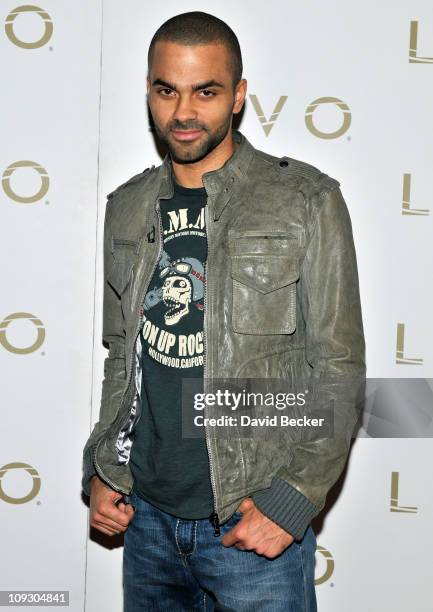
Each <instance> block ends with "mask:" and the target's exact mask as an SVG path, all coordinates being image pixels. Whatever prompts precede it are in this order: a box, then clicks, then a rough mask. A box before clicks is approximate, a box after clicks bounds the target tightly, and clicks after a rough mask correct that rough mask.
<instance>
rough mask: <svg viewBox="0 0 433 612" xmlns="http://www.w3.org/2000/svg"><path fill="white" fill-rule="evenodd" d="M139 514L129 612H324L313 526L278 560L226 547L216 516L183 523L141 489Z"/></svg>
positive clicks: (128, 572)
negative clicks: (316, 578)
mask: <svg viewBox="0 0 433 612" xmlns="http://www.w3.org/2000/svg"><path fill="white" fill-rule="evenodd" d="M130 502H131V503H132V505H133V506H134V507H135V515H134V518H133V520H132V521H131V522H130V524H129V526H128V529H127V530H126V532H125V537H124V549H123V593H124V612H156V611H157V612H195V611H196V610H197V611H199V610H200V611H201V612H208V611H214V610H215V611H220V610H221V611H223V610H224V611H226V612H229V611H230V612H283V611H284V612H316V610H317V605H316V593H315V587H314V559H315V551H316V536H315V534H314V531H313V529H312V527H311V525H310V526H309V527H308V529H307V530H306V532H305V535H304V537H303V539H302V540H301V541H296V540H294V541H293V543H292V544H291V545H290V546H288V547H287V548H286V549H285V550H284V551H283V552H282V553H281V554H280V555H278V557H275V558H274V559H269V558H267V557H264V556H263V555H258V554H257V553H255V552H254V551H243V550H239V549H238V548H236V547H235V546H231V547H228V548H227V547H225V546H224V545H223V544H221V538H222V537H223V536H224V534H225V533H227V531H229V530H230V529H232V528H233V527H234V526H235V525H236V523H237V522H238V521H239V520H240V519H241V517H242V513H241V512H235V514H234V515H233V516H232V517H231V518H230V519H229V520H228V521H227V522H226V523H224V524H223V525H221V527H220V529H221V535H220V536H219V537H215V535H214V529H213V527H212V525H211V523H210V521H209V519H208V518H206V519H198V520H184V519H178V518H176V517H175V516H173V515H171V514H167V513H166V512H163V511H162V510H159V509H158V508H156V507H155V506H153V505H152V504H150V503H148V502H146V501H144V500H143V499H141V498H140V497H138V496H137V495H136V494H135V493H134V492H132V493H131V495H130Z"/></svg>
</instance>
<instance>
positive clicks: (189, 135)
mask: <svg viewBox="0 0 433 612" xmlns="http://www.w3.org/2000/svg"><path fill="white" fill-rule="evenodd" d="M171 132H172V134H173V136H174V137H175V138H176V140H181V141H182V142H184V141H190V140H195V139H196V138H198V137H199V136H200V135H201V133H202V132H203V130H171Z"/></svg>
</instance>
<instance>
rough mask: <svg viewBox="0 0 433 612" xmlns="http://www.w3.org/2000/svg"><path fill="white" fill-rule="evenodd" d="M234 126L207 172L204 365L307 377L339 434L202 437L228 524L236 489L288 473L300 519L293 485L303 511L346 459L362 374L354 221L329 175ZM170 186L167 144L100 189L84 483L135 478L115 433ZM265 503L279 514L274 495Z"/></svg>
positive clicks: (222, 372) (123, 486)
mask: <svg viewBox="0 0 433 612" xmlns="http://www.w3.org/2000/svg"><path fill="white" fill-rule="evenodd" d="M233 137H234V138H235V140H236V141H237V142H239V146H238V148H237V149H236V150H235V152H234V154H233V155H232V157H231V158H230V160H228V161H227V162H226V163H225V164H224V166H223V167H222V168H220V169H218V170H215V171H212V172H208V173H206V174H204V175H203V183H204V186H205V188H206V191H207V194H208V203H207V207H206V224H207V234H208V261H207V265H206V307H205V347H206V350H205V353H206V377H209V378H239V377H241V378H244V377H245V378H247V377H249V378H286V379H288V380H289V381H292V382H293V385H295V384H296V382H297V381H298V380H307V381H309V382H311V386H312V389H313V394H314V397H315V398H316V399H319V400H320V402H323V406H325V405H329V403H330V402H332V403H333V407H334V419H335V422H334V426H335V435H334V436H333V437H323V438H315V439H314V440H308V439H304V440H297V441H293V442H292V443H288V442H287V439H286V440H283V439H278V438H269V439H266V440H264V439H263V438H261V437H254V436H252V437H250V438H239V439H234V438H231V439H227V438H225V439H221V438H212V437H209V439H208V449H209V453H210V460H211V474H212V483H213V487H214V492H215V509H216V511H217V513H218V515H219V520H220V522H221V523H223V522H225V521H226V520H228V519H229V518H230V517H231V516H232V515H233V513H234V511H235V510H236V509H237V507H238V506H239V504H240V502H241V501H242V499H244V498H245V497H247V496H251V495H252V494H253V493H254V492H257V491H262V492H263V491H266V490H268V491H269V492H270V491H271V485H272V482H275V479H280V480H283V481H284V483H285V484H286V485H287V486H286V487H277V490H278V489H279V488H281V489H287V490H288V489H289V488H292V489H294V490H296V492H297V493H298V495H297V496H296V499H297V508H298V510H297V516H296V525H297V526H301V523H302V521H300V518H299V517H300V510H299V508H300V507H301V505H302V504H301V503H300V501H299V500H302V497H301V496H304V498H305V521H307V522H308V521H309V520H311V516H312V515H313V514H314V515H315V514H318V513H319V511H320V510H321V509H322V508H323V506H324V503H325V499H326V495H327V493H328V491H329V489H330V488H331V487H332V485H333V484H334V483H335V481H336V480H337V479H338V477H339V476H340V474H341V472H342V471H343V468H344V466H345V463H346V460H347V455H348V451H349V447H350V440H351V434H352V432H353V430H354V427H355V425H356V421H357V418H358V416H359V406H360V404H359V401H358V400H359V397H360V396H362V387H363V384H364V381H365V372H366V366H365V341H364V331H363V322H362V315H361V302H360V295H359V282H358V271H357V262H356V254H355V247H354V242H353V235H352V227H351V221H350V216H349V212H348V209H347V206H346V203H345V200H344V198H343V195H342V192H341V190H340V183H339V182H338V181H337V180H335V179H333V178H332V177H329V176H328V175H326V174H324V173H322V172H320V170H319V169H317V168H315V167H314V166H311V165H309V164H306V163H304V162H301V161H299V160H295V159H292V158H290V157H284V158H277V157H275V156H272V155H269V154H267V153H265V152H263V151H260V150H258V149H255V148H254V147H253V146H252V145H251V144H250V143H249V141H248V140H247V139H246V138H245V137H244V136H243V135H242V134H241V133H240V132H239V131H236V130H234V131H233ZM172 193H173V184H172V170H171V163H170V159H169V157H168V156H167V157H166V158H165V159H164V161H163V163H162V164H161V165H160V166H158V167H157V168H155V167H152V168H151V169H147V170H145V171H144V172H143V173H141V174H139V175H136V176H134V177H133V178H132V179H131V180H130V181H127V182H126V183H125V184H124V185H122V186H121V187H119V188H118V189H117V190H116V191H115V192H113V193H111V194H109V197H108V201H107V208H106V215H105V224H104V297H103V339H104V342H105V343H106V346H107V347H108V348H109V352H108V356H107V358H106V359H105V362H104V380H103V384H102V397H101V406H100V416H99V421H98V423H97V424H96V425H95V427H94V429H93V431H92V433H91V435H90V437H89V439H88V441H87V443H86V446H85V449H84V455H83V457H84V460H83V463H84V474H83V481H82V483H83V489H84V491H85V492H86V493H88V492H89V478H90V477H91V475H92V474H94V473H95V467H96V469H97V471H98V473H99V475H100V476H101V478H103V479H105V480H106V482H107V483H108V484H109V485H110V486H112V487H113V488H115V489H116V490H119V491H123V492H124V493H129V492H130V491H131V488H132V484H133V483H132V476H131V472H130V469H129V466H128V464H127V463H121V462H119V457H118V454H117V450H116V441H117V438H118V436H119V431H120V430H121V428H122V426H123V425H124V424H125V422H126V421H127V419H128V418H129V415H130V410H131V405H132V402H133V400H134V384H133V367H134V350H135V341H136V338H137V332H138V326H139V317H140V307H141V304H142V300H143V297H144V293H145V290H146V287H147V283H148V281H149V279H150V277H151V275H152V272H153V269H154V267H155V265H156V261H157V258H158V251H159V248H160V244H161V237H160V233H159V232H160V230H159V218H158V214H157V206H158V203H159V200H163V199H167V198H170V197H171V195H172ZM152 228H153V229H152ZM149 235H152V236H153V235H154V236H155V239H154V240H153V241H152V240H149V239H148V236H149ZM205 390H206V387H205ZM273 479H274V480H273ZM273 490H274V489H273ZM299 494H300V495H299ZM292 498H295V495H294V493H293V495H292ZM298 502H299V503H298ZM272 506H273V507H275V508H278V512H279V513H280V514H281V503H279V502H278V499H277V498H276V497H275V495H273V501H272ZM304 528H305V524H304V526H303V528H302V529H304Z"/></svg>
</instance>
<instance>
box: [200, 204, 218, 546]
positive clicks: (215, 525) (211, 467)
mask: <svg viewBox="0 0 433 612" xmlns="http://www.w3.org/2000/svg"><path fill="white" fill-rule="evenodd" d="M208 213H209V209H208V203H207V202H206V206H205V209H204V214H205V221H206V235H207V244H208V248H207V250H208V255H207V259H209V251H210V248H209V233H210V232H209V231H208V216H209V214H208ZM204 279H205V282H204V321H203V323H204V324H203V346H204V353H203V377H204V379H205V378H206V373H207V367H206V366H207V342H206V330H207V325H206V320H207V318H208V312H207V310H208V309H207V261H205V264H204ZM203 382H204V380H203ZM205 412H206V409H205ZM205 435H206V446H207V451H208V455H209V471H210V481H211V485H212V491H213V502H214V511H213V512H212V514H211V515H210V517H209V518H210V522H211V524H212V525H213V528H214V536H215V537H218V536H219V535H221V531H220V523H219V517H218V513H217V511H216V508H217V505H216V500H217V494H216V486H215V473H214V465H213V462H212V452H211V449H210V440H209V435H208V426H207V425H205Z"/></svg>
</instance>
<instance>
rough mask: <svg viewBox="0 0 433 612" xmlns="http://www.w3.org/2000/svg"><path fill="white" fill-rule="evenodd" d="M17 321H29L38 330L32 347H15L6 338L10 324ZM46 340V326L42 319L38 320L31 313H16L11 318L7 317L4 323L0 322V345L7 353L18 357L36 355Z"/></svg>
mask: <svg viewBox="0 0 433 612" xmlns="http://www.w3.org/2000/svg"><path fill="white" fill-rule="evenodd" d="M17 319H27V320H28V321H31V322H32V323H33V324H34V325H35V327H36V329H37V332H38V335H37V337H36V340H35V341H34V342H33V344H31V345H30V346H26V347H24V348H21V347H20V348H19V347H17V346H13V344H11V343H10V342H9V340H8V339H7V337H6V330H7V328H8V327H9V324H10V323H12V321H16V320H17ZM44 340H45V327H44V324H43V323H42V321H41V320H40V319H38V318H37V317H35V316H34V315H32V314H31V313H29V312H14V313H13V314H10V315H9V316H7V317H5V318H4V319H3V321H0V344H2V345H3V346H4V348H5V349H6V350H7V351H10V352H11V353H15V354H17V355H28V353H34V351H36V350H37V349H38V348H39V347H40V346H41V345H42V343H43V341H44Z"/></svg>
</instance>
